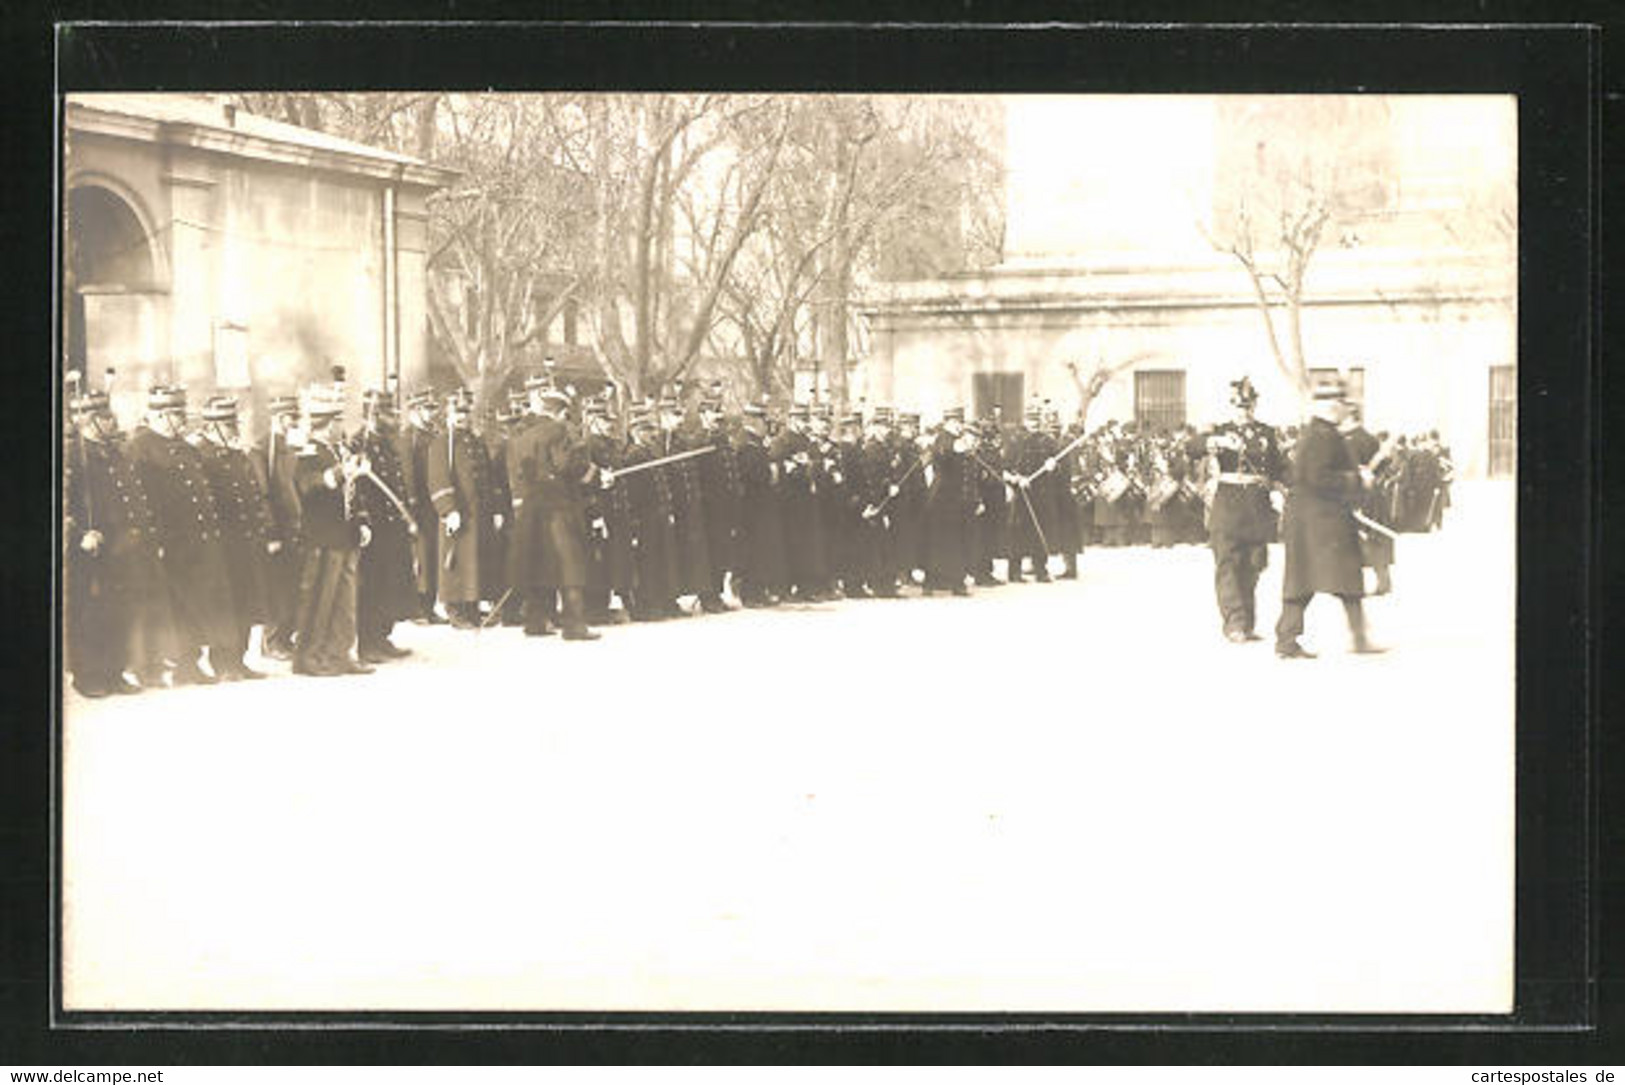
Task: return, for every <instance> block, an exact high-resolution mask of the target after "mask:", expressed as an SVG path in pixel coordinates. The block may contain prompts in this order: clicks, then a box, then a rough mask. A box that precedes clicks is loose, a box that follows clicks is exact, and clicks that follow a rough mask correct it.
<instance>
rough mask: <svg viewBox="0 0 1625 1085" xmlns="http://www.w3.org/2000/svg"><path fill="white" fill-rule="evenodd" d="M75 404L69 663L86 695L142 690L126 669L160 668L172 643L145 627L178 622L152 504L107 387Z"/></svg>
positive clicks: (68, 536)
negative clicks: (173, 618) (147, 633)
mask: <svg viewBox="0 0 1625 1085" xmlns="http://www.w3.org/2000/svg"><path fill="white" fill-rule="evenodd" d="M69 410H70V411H71V413H72V417H73V422H74V427H75V432H74V433H73V435H72V437H71V438H70V444H69V448H68V452H67V455H66V457H65V458H64V460H63V463H64V464H65V466H66V468H67V471H66V477H65V479H64V493H63V506H64V509H65V511H66V513H67V524H66V525H65V528H64V531H63V543H64V545H65V546H66V547H67V561H66V563H65V569H64V577H65V581H66V603H67V606H66V609H65V615H66V621H65V633H66V639H67V664H68V669H69V671H70V672H71V673H72V675H73V688H74V689H76V690H78V691H79V693H80V694H81V695H83V696H85V697H105V696H107V695H108V694H110V693H139V692H140V691H141V687H140V686H137V685H135V684H133V683H131V682H130V681H129V680H127V679H126V678H125V677H124V671H125V670H126V669H127V668H128V669H133V670H135V671H137V672H141V671H143V670H152V669H154V663H153V662H152V660H153V659H154V658H161V651H162V649H163V645H162V644H161V643H159V640H160V638H159V637H157V636H153V637H143V636H142V635H141V633H142V630H143V627H146V628H148V629H153V630H155V631H161V630H166V629H167V625H168V621H167V614H168V600H167V598H166V597H165V594H164V593H165V589H164V581H163V570H162V569H161V568H160V567H159V564H158V551H157V543H156V541H155V534H154V524H153V519H152V510H151V509H150V508H149V507H148V505H147V493H146V490H145V489H144V488H143V487H142V485H141V480H140V478H139V477H138V476H137V475H136V471H135V468H134V466H133V465H132V464H131V462H130V460H129V457H128V456H126V455H125V452H124V449H123V448H122V447H121V446H120V441H119V433H118V422H117V420H116V419H115V418H114V417H113V412H112V410H111V409H110V408H109V406H108V397H107V393H106V392H98V391H89V392H86V393H84V394H82V395H79V396H76V397H74V399H73V400H72V401H71V402H70V403H69Z"/></svg>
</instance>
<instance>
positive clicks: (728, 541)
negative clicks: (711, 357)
mask: <svg viewBox="0 0 1625 1085" xmlns="http://www.w3.org/2000/svg"><path fill="white" fill-rule="evenodd" d="M705 444H709V445H710V446H711V449H712V451H711V452H709V453H708V454H706V455H704V456H697V457H695V459H694V468H695V471H696V472H697V473H698V475H699V480H700V496H701V499H702V505H703V508H704V510H705V543H706V551H707V555H708V556H709V558H710V563H711V583H710V587H709V588H708V590H706V591H705V592H703V593H701V595H700V606H701V607H702V608H704V610H705V611H706V612H707V613H720V612H721V611H724V610H727V609H728V607H727V604H726V603H724V602H723V598H722V595H723V591H724V589H725V588H726V587H727V579H728V575H729V574H730V573H731V574H733V578H734V580H735V581H737V580H738V579H739V564H740V553H739V550H740V541H739V536H740V526H739V520H740V515H741V507H740V498H741V491H742V487H741V483H740V478H739V454H738V452H737V451H736V450H735V448H734V440H733V437H732V435H731V434H729V433H728V430H727V428H726V426H725V424H724V419H723V413H722V385H721V383H720V382H715V383H713V384H712V385H711V388H710V390H709V392H708V393H707V394H706V397H705V398H704V399H703V400H701V401H700V430H699V432H698V434H697V435H696V440H695V447H701V446H702V445H705ZM734 594H735V595H738V594H739V589H738V585H737V584H735V587H734Z"/></svg>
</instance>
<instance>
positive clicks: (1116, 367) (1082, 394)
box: [1066, 350, 1155, 424]
mask: <svg viewBox="0 0 1625 1085" xmlns="http://www.w3.org/2000/svg"><path fill="white" fill-rule="evenodd" d="M1151 357H1155V352H1154V351H1141V352H1140V353H1138V354H1134V355H1131V356H1129V357H1127V358H1119V359H1117V360H1115V361H1111V360H1108V359H1107V358H1106V354H1105V352H1104V351H1102V350H1096V352H1095V358H1094V363H1093V364H1092V365H1091V366H1090V369H1089V375H1088V376H1087V377H1086V376H1084V375H1083V370H1082V367H1081V366H1080V365H1079V364H1078V363H1077V361H1075V360H1069V361H1067V363H1066V370H1067V372H1068V373H1070V374H1072V383H1073V384H1074V385H1075V386H1076V387H1077V389H1078V422H1079V423H1080V424H1083V423H1085V422H1087V420H1088V418H1089V407H1090V406H1091V405H1092V404H1093V403H1094V401H1095V399H1096V398H1097V397H1099V395H1100V393H1101V392H1103V391H1105V389H1106V386H1107V385H1108V384H1110V383H1111V382H1112V381H1113V380H1115V379H1116V378H1117V375H1118V374H1119V373H1122V372H1124V371H1125V370H1128V369H1132V368H1133V367H1134V366H1136V365H1138V364H1139V363H1140V362H1143V361H1145V360H1146V359H1147V358H1151Z"/></svg>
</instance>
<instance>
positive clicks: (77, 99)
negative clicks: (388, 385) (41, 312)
mask: <svg viewBox="0 0 1625 1085" xmlns="http://www.w3.org/2000/svg"><path fill="white" fill-rule="evenodd" d="M63 119H64V133H65V146H64V157H63V173H62V178H63V183H62V193H63V204H64V214H65V219H64V231H63V236H64V248H63V260H62V273H63V306H62V316H63V327H62V332H63V344H64V351H65V358H64V363H65V367H66V368H67V369H68V370H75V369H77V370H80V371H82V372H84V373H85V374H86V375H87V376H88V378H89V379H90V380H91V381H92V382H94V383H96V384H98V385H99V384H100V383H101V382H102V380H103V379H104V377H103V374H104V371H105V370H106V369H107V368H108V367H112V368H114V369H115V370H116V374H115V377H114V380H113V399H114V408H115V410H116V411H117V413H118V414H119V416H120V417H121V418H122V419H124V420H125V421H126V422H128V421H130V420H131V419H133V418H134V417H136V416H137V415H138V414H139V413H140V411H141V409H142V403H143V398H144V393H145V390H146V388H147V387H148V386H149V385H151V384H152V383H154V382H157V381H168V380H176V381H181V382H184V383H185V384H186V385H187V386H188V388H189V389H190V390H191V391H192V393H193V401H194V403H195V402H197V401H198V400H199V399H200V398H201V396H202V395H205V394H207V393H209V392H213V391H216V390H218V391H222V392H227V393H230V394H235V395H237V396H238V397H239V399H240V400H241V401H242V402H244V404H245V405H246V406H247V407H248V409H249V411H250V413H251V414H252V415H254V416H256V419H251V421H250V425H254V424H255V421H256V420H257V416H258V415H259V413H260V412H261V411H263V408H264V404H265V401H266V399H267V397H269V396H271V395H275V394H277V393H280V392H287V391H293V390H294V389H295V388H296V387H297V386H299V385H300V384H302V383H304V382H305V381H307V380H311V379H317V378H321V377H323V376H325V374H326V373H327V370H328V367H329V366H330V365H331V364H335V363H337V364H343V365H345V366H346V367H347V368H348V369H349V371H350V377H351V379H350V381H349V394H350V396H351V408H352V410H356V409H358V404H359V398H360V393H361V389H362V388H363V387H366V386H371V385H379V384H381V383H382V382H383V380H384V378H385V376H386V374H389V375H397V376H399V377H400V378H401V380H402V382H403V383H404V384H405V385H406V386H408V387H410V386H412V385H413V384H415V383H417V382H418V381H420V380H421V379H423V378H424V376H425V371H426V366H427V354H428V350H427V346H428V338H429V331H428V324H427V320H426V315H425V296H424V291H425V279H424V275H425V259H426V252H425V249H426V243H427V225H428V223H427V214H426V211H425V199H426V197H427V196H428V195H429V193H430V192H432V191H433V190H434V189H436V188H437V187H441V186H444V185H446V184H448V183H449V182H450V181H451V180H452V179H453V177H454V176H455V175H454V174H452V173H451V172H449V171H446V170H443V169H439V168H436V167H433V166H430V165H426V164H425V163H422V162H419V161H417V160H415V159H412V158H408V157H405V156H402V155H398V154H393V153H391V152H388V151H383V150H379V149H377V148H374V147H368V146H363V145H361V144H357V143H352V142H349V141H347V140H343V139H338V138H336V137H333V136H329V135H326V134H323V133H320V132H315V131H311V130H308V129H304V128H299V127H296V126H293V125H289V124H283V123H280V122H278V121H273V120H269V119H267V118H264V117H260V116H256V115H253V114H250V113H246V112H243V111H240V110H237V109H234V108H233V107H232V106H231V105H230V104H229V103H228V102H227V101H226V100H225V99H223V98H221V97H219V96H208V95H187V94H90V95H71V96H69V97H68V99H67V101H66V107H65V116H64V118H63Z"/></svg>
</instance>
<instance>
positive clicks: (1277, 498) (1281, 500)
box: [1270, 490, 1286, 512]
mask: <svg viewBox="0 0 1625 1085" xmlns="http://www.w3.org/2000/svg"><path fill="white" fill-rule="evenodd" d="M1270 508H1272V509H1274V510H1275V511H1276V512H1280V511H1281V510H1282V509H1284V508H1286V498H1285V497H1283V496H1282V495H1281V491H1280V490H1271V491H1270Z"/></svg>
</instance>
